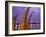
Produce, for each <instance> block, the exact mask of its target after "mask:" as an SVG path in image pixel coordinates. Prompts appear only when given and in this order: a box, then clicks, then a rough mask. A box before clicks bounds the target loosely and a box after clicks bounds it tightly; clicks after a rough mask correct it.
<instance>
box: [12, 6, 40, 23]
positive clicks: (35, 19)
mask: <svg viewBox="0 0 46 37" xmlns="http://www.w3.org/2000/svg"><path fill="white" fill-rule="evenodd" d="M25 8H26V7H16V6H13V7H12V15H13V16H16V15H18V17H17V19H16V21H17V22H18V23H20V20H21V16H22V14H23V13H24V9H25ZM32 11H34V13H33V15H32V17H31V19H30V22H37V23H39V22H40V8H39V7H31V8H30V9H29V13H28V17H29V16H30V15H31V13H32ZM28 17H27V19H28Z"/></svg>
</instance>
